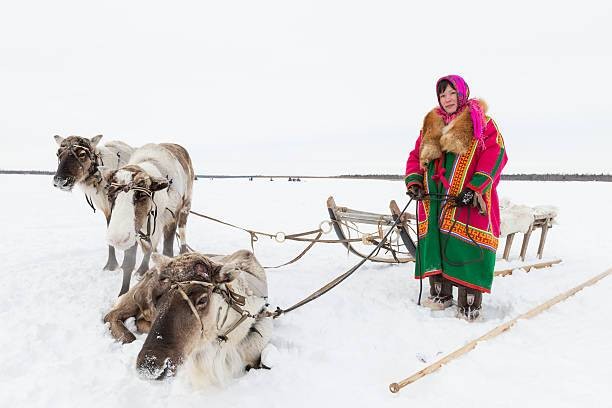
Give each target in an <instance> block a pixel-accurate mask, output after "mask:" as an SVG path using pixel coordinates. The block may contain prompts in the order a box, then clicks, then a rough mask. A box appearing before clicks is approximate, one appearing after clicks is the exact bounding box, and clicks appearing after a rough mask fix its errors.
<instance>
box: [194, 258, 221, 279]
mask: <svg viewBox="0 0 612 408" xmlns="http://www.w3.org/2000/svg"><path fill="white" fill-rule="evenodd" d="M215 266H216V265H214V264H212V268H211V267H210V266H207V265H206V264H205V263H204V262H198V263H197V264H195V266H194V267H193V270H194V272H195V273H196V276H197V278H198V279H200V280H203V281H204V282H212V279H211V276H210V275H211V274H214V268H215Z"/></svg>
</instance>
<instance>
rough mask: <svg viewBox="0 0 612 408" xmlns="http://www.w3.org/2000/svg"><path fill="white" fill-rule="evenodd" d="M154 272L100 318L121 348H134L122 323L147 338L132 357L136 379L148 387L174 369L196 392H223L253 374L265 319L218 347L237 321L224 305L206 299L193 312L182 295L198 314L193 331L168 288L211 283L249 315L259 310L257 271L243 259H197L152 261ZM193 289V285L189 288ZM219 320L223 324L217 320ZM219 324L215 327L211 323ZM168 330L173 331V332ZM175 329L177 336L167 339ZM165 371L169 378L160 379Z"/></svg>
mask: <svg viewBox="0 0 612 408" xmlns="http://www.w3.org/2000/svg"><path fill="white" fill-rule="evenodd" d="M152 258H153V261H154V263H155V266H154V267H153V268H151V269H150V270H149V271H148V272H147V274H146V275H145V277H144V278H143V279H142V280H141V281H140V282H139V283H138V284H137V285H136V286H134V287H133V288H131V289H130V291H129V292H128V293H126V294H125V295H123V296H121V297H120V298H119V299H118V301H117V304H116V305H115V307H113V309H112V310H111V311H110V312H109V313H108V314H107V315H106V316H105V317H104V321H105V322H107V323H110V331H111V334H112V336H113V337H114V338H115V339H117V340H119V341H121V342H123V343H130V342H132V341H134V340H135V337H134V335H133V334H132V333H131V332H130V331H129V330H128V329H127V328H126V327H125V325H124V323H123V322H124V321H125V320H126V319H128V318H130V317H135V318H136V321H137V327H138V328H139V330H141V329H143V330H145V331H146V330H149V329H150V330H151V331H150V333H149V335H148V337H147V340H146V341H145V344H144V345H143V348H142V350H141V352H140V354H139V357H138V363H137V367H138V371H139V372H140V374H141V375H143V376H145V377H146V378H151V379H161V378H163V376H164V375H172V374H173V373H174V370H175V369H176V368H177V366H178V365H180V364H182V365H183V368H182V369H181V371H182V372H183V373H184V374H185V375H186V376H187V377H188V378H189V380H190V381H191V382H192V383H193V384H194V386H196V387H201V386H205V385H207V384H211V383H212V384H221V385H222V384H225V383H227V382H228V381H229V380H231V379H232V378H234V377H236V376H238V375H240V374H241V373H243V372H244V371H245V369H247V368H248V367H253V368H254V367H259V365H260V359H261V353H262V350H263V349H264V347H265V346H266V345H267V344H268V342H269V340H270V337H271V334H272V321H271V319H270V318H263V317H262V318H259V319H257V320H255V319H252V318H248V319H247V320H246V321H244V322H243V323H242V324H241V325H239V326H238V327H237V328H236V329H235V330H233V331H232V332H231V333H229V335H228V339H227V341H223V342H220V341H219V340H218V336H219V335H220V334H224V333H225V331H226V330H227V328H228V327H230V326H231V325H232V324H233V323H234V322H235V321H237V320H238V319H239V318H240V314H239V313H238V312H237V311H235V310H234V309H232V308H231V307H229V306H228V304H227V302H226V301H225V300H224V298H223V297H222V296H221V295H220V294H218V293H216V292H212V291H211V292H210V295H209V299H208V302H207V304H206V306H205V307H200V306H198V303H197V295H193V296H194V298H193V299H192V292H191V291H190V290H189V289H187V288H186V293H188V295H189V296H190V299H191V300H192V301H193V303H194V304H195V305H197V307H198V309H197V310H198V313H199V316H200V319H201V320H202V323H203V324H204V326H205V328H204V332H203V333H200V323H199V321H198V319H196V317H195V316H194V315H193V313H192V311H191V310H190V308H189V307H188V306H187V303H186V302H185V301H184V299H182V298H181V297H180V296H179V295H178V294H177V293H176V291H173V290H171V286H172V284H173V283H176V282H186V281H190V280H201V281H207V282H212V283H215V284H217V285H219V287H220V288H222V289H225V288H227V287H228V286H231V289H232V291H233V292H235V293H238V294H239V295H242V296H244V297H245V300H246V304H245V306H243V309H244V310H247V311H248V312H249V313H251V314H253V315H255V314H257V313H258V312H259V311H261V310H262V309H264V308H265V307H266V297H267V295H268V292H267V282H266V275H265V271H264V269H263V268H262V267H261V265H260V264H259V262H258V261H257V259H256V258H255V256H254V255H253V253H252V252H250V251H245V250H242V251H237V252H235V253H233V254H232V255H228V256H217V257H212V258H209V257H207V256H204V255H201V254H198V253H189V254H184V255H180V256H178V257H176V258H174V259H171V258H168V257H164V256H162V255H158V254H153V257H152ZM195 286H196V287H197V285H195ZM226 314H227V317H226V318H225V317H224V316H225V315H226ZM219 316H221V319H218V317H219ZM173 324H176V326H173ZM172 327H180V330H179V332H168V329H169V328H172ZM168 371H169V372H168Z"/></svg>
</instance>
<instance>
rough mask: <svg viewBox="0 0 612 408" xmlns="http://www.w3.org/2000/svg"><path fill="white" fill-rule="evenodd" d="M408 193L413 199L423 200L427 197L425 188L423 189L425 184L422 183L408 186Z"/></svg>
mask: <svg viewBox="0 0 612 408" xmlns="http://www.w3.org/2000/svg"><path fill="white" fill-rule="evenodd" d="M406 194H408V196H409V197H410V198H412V199H413V200H416V201H421V200H423V198H425V189H423V186H422V185H420V184H412V185H411V186H410V187H408V191H406Z"/></svg>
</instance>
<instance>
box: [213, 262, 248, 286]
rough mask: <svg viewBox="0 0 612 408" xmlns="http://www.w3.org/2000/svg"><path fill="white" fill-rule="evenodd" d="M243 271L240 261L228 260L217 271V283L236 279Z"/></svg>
mask: <svg viewBox="0 0 612 408" xmlns="http://www.w3.org/2000/svg"><path fill="white" fill-rule="evenodd" d="M241 273H242V269H240V264H239V263H238V262H228V263H226V264H224V265H223V266H221V268H219V269H218V271H217V272H216V273H215V282H216V283H228V282H231V281H233V280H234V279H236V278H237V277H238V276H239V275H240V274H241Z"/></svg>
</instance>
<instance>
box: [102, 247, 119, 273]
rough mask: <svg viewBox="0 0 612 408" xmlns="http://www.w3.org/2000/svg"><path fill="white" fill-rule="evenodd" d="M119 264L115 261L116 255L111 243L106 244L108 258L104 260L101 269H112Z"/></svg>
mask: <svg viewBox="0 0 612 408" xmlns="http://www.w3.org/2000/svg"><path fill="white" fill-rule="evenodd" d="M118 266H119V262H117V257H116V256H115V248H114V247H113V246H111V245H109V246H108V259H107V260H106V265H104V268H102V270H104V271H114V270H115V269H117V267H118Z"/></svg>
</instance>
